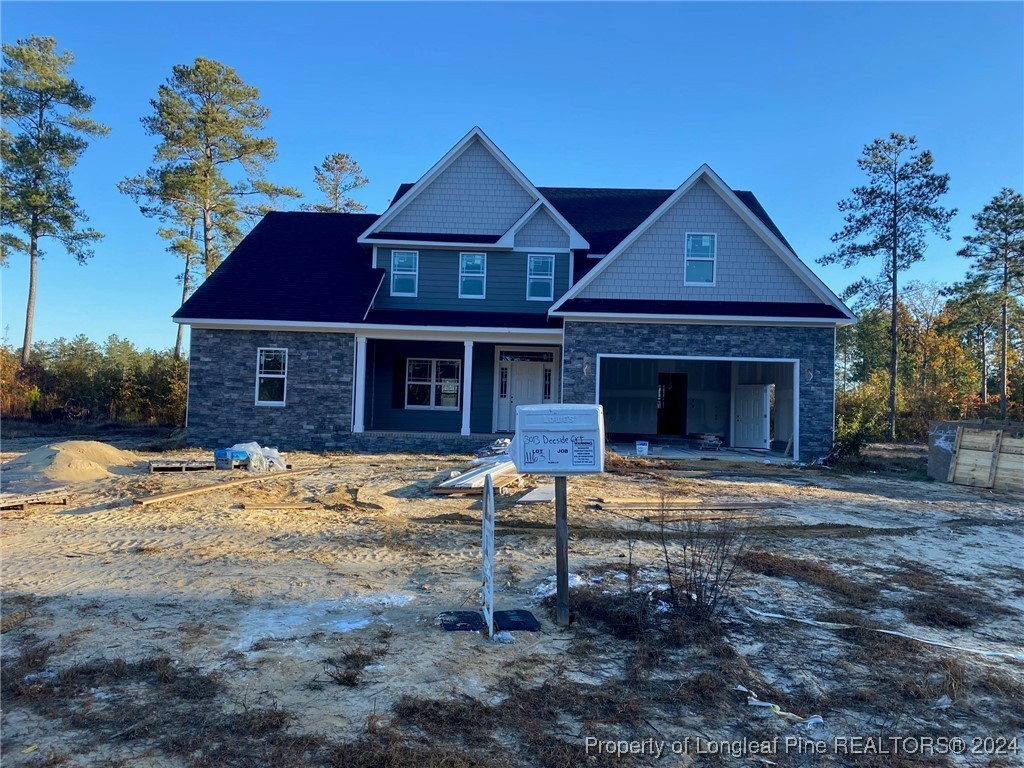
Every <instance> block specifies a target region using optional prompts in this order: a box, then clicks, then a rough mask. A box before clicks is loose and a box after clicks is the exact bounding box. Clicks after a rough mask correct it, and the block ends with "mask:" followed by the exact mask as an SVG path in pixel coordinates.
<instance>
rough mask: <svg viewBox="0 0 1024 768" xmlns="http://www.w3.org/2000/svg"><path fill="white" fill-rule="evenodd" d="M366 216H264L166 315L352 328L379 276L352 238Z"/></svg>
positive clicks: (183, 319) (186, 319)
mask: <svg viewBox="0 0 1024 768" xmlns="http://www.w3.org/2000/svg"><path fill="white" fill-rule="evenodd" d="M376 219H377V215H376V214H368V213H307V212H288V213H285V212H279V211H272V212H270V213H268V214H267V215H266V216H264V217H263V219H261V220H260V223H259V224H257V225H256V226H255V228H253V230H252V232H250V233H249V234H248V235H246V236H245V238H244V239H243V240H242V242H241V243H239V244H238V247H237V248H235V250H234V251H232V252H231V255H230V256H228V257H227V258H226V259H225V260H224V263H223V264H221V265H220V266H219V267H218V268H217V269H216V270H215V271H214V273H213V274H212V275H210V276H209V277H208V278H207V279H206V281H205V282H204V283H203V284H202V285H200V286H199V288H198V289H197V290H196V292H195V293H194V294H192V296H191V297H190V298H189V299H188V301H186V302H185V303H184V304H183V305H182V306H181V308H180V309H179V310H178V311H177V312H175V313H174V319H175V320H176V321H178V322H189V321H191V320H271V321H299V322H303V321H304V322H324V323H359V322H362V321H363V319H364V318H365V317H366V313H367V312H368V311H369V308H370V303H371V302H372V301H373V297H374V294H376V292H377V289H378V288H379V287H380V283H381V280H382V279H383V278H384V270H383V269H373V268H371V267H370V262H369V259H368V258H367V256H366V251H365V250H364V249H363V247H362V246H361V245H359V243H358V242H357V238H358V237H359V233H360V232H362V231H363V230H365V229H366V227H367V226H369V225H370V224H372V223H373V222H374V221H376Z"/></svg>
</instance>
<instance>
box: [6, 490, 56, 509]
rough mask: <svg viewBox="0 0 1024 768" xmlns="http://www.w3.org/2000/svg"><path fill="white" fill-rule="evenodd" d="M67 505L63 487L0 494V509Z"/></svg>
mask: <svg viewBox="0 0 1024 768" xmlns="http://www.w3.org/2000/svg"><path fill="white" fill-rule="evenodd" d="M67 503H68V492H67V489H66V488H65V487H64V486H60V487H59V488H49V489H47V490H45V491H36V492H35V493H0V509H25V508H26V507H28V506H29V505H30V504H64V505H66V504H67Z"/></svg>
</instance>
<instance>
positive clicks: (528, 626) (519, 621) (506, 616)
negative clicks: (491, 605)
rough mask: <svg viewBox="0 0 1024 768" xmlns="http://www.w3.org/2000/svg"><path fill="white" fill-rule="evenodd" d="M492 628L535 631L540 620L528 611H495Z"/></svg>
mask: <svg viewBox="0 0 1024 768" xmlns="http://www.w3.org/2000/svg"><path fill="white" fill-rule="evenodd" d="M494 628H495V629H496V630H498V631H499V632H537V631H538V630H540V622H539V621H537V619H536V617H535V616H534V615H533V614H532V613H530V612H529V611H495V612H494Z"/></svg>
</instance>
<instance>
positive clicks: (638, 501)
mask: <svg viewBox="0 0 1024 768" xmlns="http://www.w3.org/2000/svg"><path fill="white" fill-rule="evenodd" d="M590 501H596V502H597V503H598V504H615V505H616V506H620V507H627V506H633V505H637V506H644V507H650V506H652V505H655V504H661V502H662V498H661V497H660V496H594V497H591V499H590ZM664 501H666V502H669V503H672V504H699V503H700V502H702V501H704V499H702V498H701V497H699V496H666V497H665V498H664Z"/></svg>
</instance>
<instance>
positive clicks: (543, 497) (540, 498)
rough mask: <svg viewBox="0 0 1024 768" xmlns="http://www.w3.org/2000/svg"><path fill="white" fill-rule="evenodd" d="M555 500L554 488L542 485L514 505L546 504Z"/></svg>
mask: <svg viewBox="0 0 1024 768" xmlns="http://www.w3.org/2000/svg"><path fill="white" fill-rule="evenodd" d="M554 500H555V486H554V485H542V486H540V487H539V488H534V489H533V490H532V491H530V492H529V493H528V494H526V495H525V496H523V498H521V499H519V501H517V502H516V504H548V503H550V502H552V501H554Z"/></svg>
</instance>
